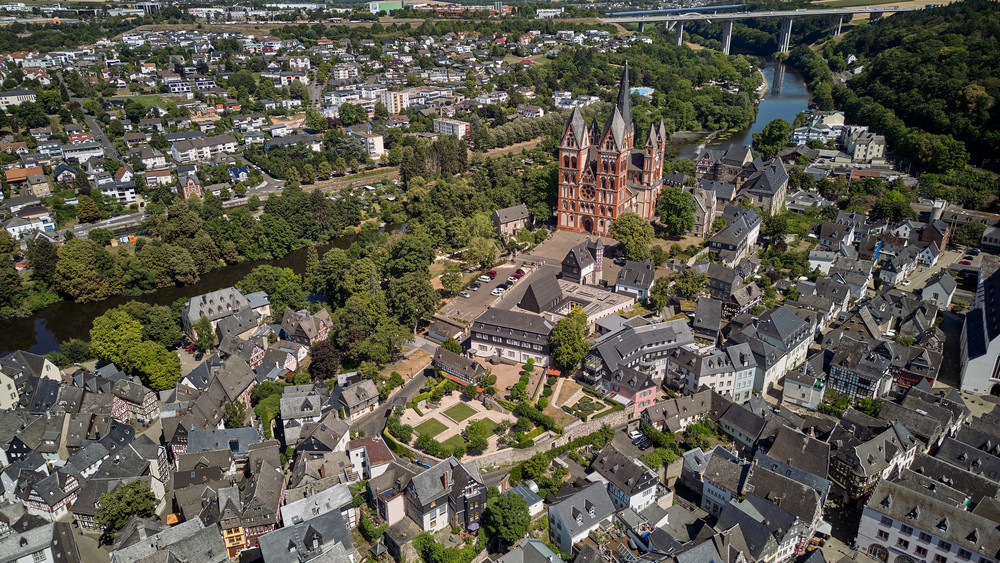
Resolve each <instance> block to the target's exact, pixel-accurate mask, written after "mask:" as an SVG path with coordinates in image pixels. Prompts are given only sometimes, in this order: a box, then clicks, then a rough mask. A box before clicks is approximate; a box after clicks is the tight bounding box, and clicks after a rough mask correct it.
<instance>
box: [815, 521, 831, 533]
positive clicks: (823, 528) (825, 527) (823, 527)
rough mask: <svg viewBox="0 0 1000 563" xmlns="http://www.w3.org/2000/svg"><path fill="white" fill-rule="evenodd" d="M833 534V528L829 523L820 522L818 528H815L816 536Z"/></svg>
mask: <svg viewBox="0 0 1000 563" xmlns="http://www.w3.org/2000/svg"><path fill="white" fill-rule="evenodd" d="M832 532H833V526H831V525H830V523H829V522H820V525H819V527H818V528H816V533H817V534H825V535H827V536H829V535H830V534H831V533H832Z"/></svg>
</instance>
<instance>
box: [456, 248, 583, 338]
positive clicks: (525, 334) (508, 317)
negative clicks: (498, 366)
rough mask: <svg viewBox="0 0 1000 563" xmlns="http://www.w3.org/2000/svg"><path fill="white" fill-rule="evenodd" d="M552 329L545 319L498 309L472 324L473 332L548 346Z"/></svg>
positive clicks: (487, 311) (490, 310)
mask: <svg viewBox="0 0 1000 563" xmlns="http://www.w3.org/2000/svg"><path fill="white" fill-rule="evenodd" d="M588 256H589V254H588ZM552 328H553V325H552V323H550V322H549V321H548V320H546V319H545V318H544V317H541V316H538V315H533V314H531V313H522V312H519V311H508V310H506V309H497V308H491V309H487V310H486V311H485V312H484V313H483V314H482V315H479V316H478V317H476V320H474V321H473V322H472V330H473V331H475V332H483V333H486V334H490V335H497V336H501V335H502V336H509V337H512V338H519V339H521V340H528V341H530V340H535V341H538V342H545V343H546V344H547V343H548V339H549V334H550V333H551V332H552Z"/></svg>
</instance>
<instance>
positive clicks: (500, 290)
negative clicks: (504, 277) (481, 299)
mask: <svg viewBox="0 0 1000 563" xmlns="http://www.w3.org/2000/svg"><path fill="white" fill-rule="evenodd" d="M505 291H507V289H506V288H503V287H498V288H495V289H494V290H493V291H491V292H490V295H496V296H498V297H499V296H501V295H503V293H504V292H505Z"/></svg>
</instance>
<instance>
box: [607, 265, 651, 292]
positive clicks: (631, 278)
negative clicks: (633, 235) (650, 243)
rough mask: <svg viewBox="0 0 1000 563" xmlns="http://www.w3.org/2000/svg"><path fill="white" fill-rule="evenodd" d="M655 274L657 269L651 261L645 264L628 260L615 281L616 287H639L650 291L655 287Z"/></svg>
mask: <svg viewBox="0 0 1000 563" xmlns="http://www.w3.org/2000/svg"><path fill="white" fill-rule="evenodd" d="M655 274H656V268H654V267H653V265H652V264H651V263H650V261H649V260H646V261H645V262H634V261H632V260H628V261H626V262H625V265H624V266H622V268H621V270H618V278H617V279H616V280H615V285H623V286H626V287H638V288H642V289H646V290H648V289H649V288H651V287H653V277H654V276H655Z"/></svg>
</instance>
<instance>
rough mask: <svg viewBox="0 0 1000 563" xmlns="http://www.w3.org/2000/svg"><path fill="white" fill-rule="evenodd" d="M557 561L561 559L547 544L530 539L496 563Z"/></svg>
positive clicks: (547, 562)
mask: <svg viewBox="0 0 1000 563" xmlns="http://www.w3.org/2000/svg"><path fill="white" fill-rule="evenodd" d="M557 559H559V554H558V553H555V552H553V551H552V550H551V549H549V547H548V546H547V545H545V542H543V541H542V540H539V539H535V538H530V539H527V540H525V541H524V543H522V544H521V545H519V546H517V547H515V548H514V549H512V550H510V551H508V552H507V553H505V554H504V555H502V556H501V557H500V558H499V559H497V560H496V561H497V562H498V563H551V562H552V561H555V560H557Z"/></svg>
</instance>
